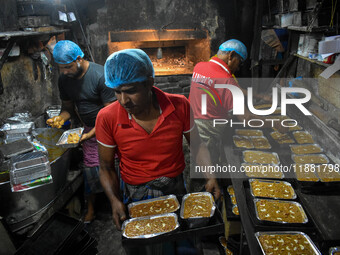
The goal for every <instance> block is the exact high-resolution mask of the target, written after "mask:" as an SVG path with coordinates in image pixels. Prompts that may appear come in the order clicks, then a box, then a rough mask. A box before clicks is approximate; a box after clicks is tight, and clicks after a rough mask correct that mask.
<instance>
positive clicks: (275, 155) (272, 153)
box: [243, 150, 280, 165]
mask: <svg viewBox="0 0 340 255" xmlns="http://www.w3.org/2000/svg"><path fill="white" fill-rule="evenodd" d="M248 152H250V153H254V154H256V153H263V154H271V155H272V156H274V157H275V159H276V160H277V162H268V163H267V162H249V161H246V160H245V154H246V153H248ZM243 161H244V162H246V163H255V164H256V163H257V164H274V165H278V164H280V159H279V155H277V153H276V152H266V151H251V150H245V151H243Z"/></svg>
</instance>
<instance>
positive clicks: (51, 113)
mask: <svg viewBox="0 0 340 255" xmlns="http://www.w3.org/2000/svg"><path fill="white" fill-rule="evenodd" d="M45 112H46V114H47V116H48V118H53V117H56V116H58V115H59V114H60V112H61V105H51V106H48V107H47V108H46V111H45Z"/></svg>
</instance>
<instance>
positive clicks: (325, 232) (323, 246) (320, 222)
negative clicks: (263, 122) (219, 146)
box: [224, 137, 340, 255]
mask: <svg viewBox="0 0 340 255" xmlns="http://www.w3.org/2000/svg"><path fill="white" fill-rule="evenodd" d="M224 151H225V155H226V158H227V161H228V164H230V165H232V166H236V168H237V169H240V166H241V162H240V160H241V159H240V156H239V154H237V152H235V149H234V148H233V146H232V141H231V138H230V137H229V138H227V139H225V141H224ZM275 151H276V152H278V154H279V157H280V160H281V163H282V164H283V165H289V164H292V163H293V162H291V161H290V156H289V155H288V154H287V151H286V149H284V148H282V149H281V151H280V150H279V149H278V148H275ZM291 174H292V173H290V175H291ZM230 176H231V181H232V185H233V188H234V190H235V196H236V200H237V205H238V209H239V212H240V219H241V222H242V227H243V231H244V234H245V236H246V239H247V244H248V247H249V251H250V254H255V255H256V254H262V251H261V249H260V247H259V245H258V242H257V239H256V237H255V235H254V233H255V232H256V230H255V226H254V222H253V221H252V219H251V215H250V213H249V210H248V204H247V199H246V194H245V189H244V181H245V180H248V179H246V178H242V177H241V176H242V175H241V176H240V174H235V173H230ZM286 177H288V176H286ZM290 178H291V176H289V177H288V179H289V181H290V182H291V183H294V184H296V185H295V186H296V189H295V191H296V193H297V196H298V198H299V202H300V203H301V204H302V206H303V207H304V208H305V210H306V211H307V212H308V214H309V215H310V221H311V222H313V224H314V226H315V227H314V229H315V233H316V237H317V239H315V237H314V238H312V239H314V240H313V241H314V242H315V241H317V243H318V246H319V249H320V251H321V252H322V253H328V249H329V247H331V246H334V245H335V244H337V243H339V242H340V228H339V226H340V217H339V213H338V212H339V210H340V193H339V192H337V193H336V194H333V193H332V192H328V193H322V192H321V193H320V192H318V191H317V190H316V191H315V192H314V193H313V192H312V193H311V194H306V193H305V192H302V190H301V187H300V185H299V184H298V182H297V181H296V180H293V179H290ZM321 185H322V184H321ZM296 230H297V231H299V229H298V228H297V229H296ZM268 231H269V229H268ZM240 254H242V253H240Z"/></svg>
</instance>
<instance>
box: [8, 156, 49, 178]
mask: <svg viewBox="0 0 340 255" xmlns="http://www.w3.org/2000/svg"><path fill="white" fill-rule="evenodd" d="M11 164H12V168H11V170H10V178H11V182H12V183H13V184H20V183H24V182H28V181H31V180H34V179H38V178H41V177H45V176H48V175H50V174H51V166H50V162H49V161H48V158H47V157H46V155H44V154H43V153H42V152H31V153H26V154H21V155H17V156H15V157H13V158H11Z"/></svg>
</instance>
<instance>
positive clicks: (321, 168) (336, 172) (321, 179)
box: [317, 164, 340, 183]
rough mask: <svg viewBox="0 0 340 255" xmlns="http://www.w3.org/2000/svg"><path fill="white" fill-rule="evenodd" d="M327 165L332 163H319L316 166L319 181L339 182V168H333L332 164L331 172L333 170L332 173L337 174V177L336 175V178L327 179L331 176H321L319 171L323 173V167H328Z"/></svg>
mask: <svg viewBox="0 0 340 255" xmlns="http://www.w3.org/2000/svg"><path fill="white" fill-rule="evenodd" d="M328 165H332V164H327V165H320V166H318V167H319V168H318V172H317V174H318V177H319V179H320V182H323V183H333V182H340V172H339V170H335V169H334V165H333V170H332V172H334V174H336V175H337V177H336V178H337V179H335V180H334V178H333V180H328V179H331V178H330V177H326V178H324V177H325V176H322V175H321V173H324V172H325V167H327V168H328Z"/></svg>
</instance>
